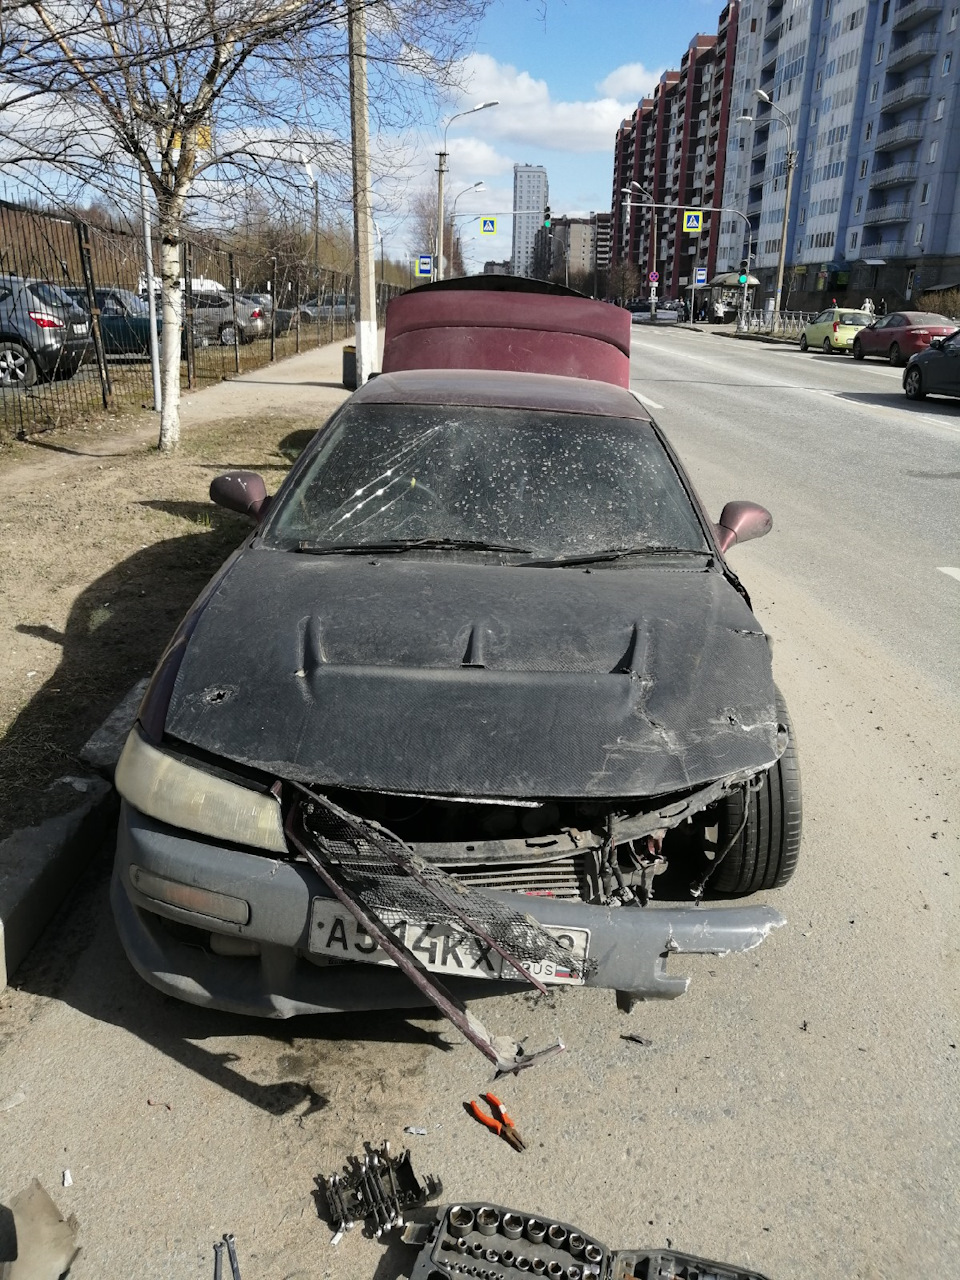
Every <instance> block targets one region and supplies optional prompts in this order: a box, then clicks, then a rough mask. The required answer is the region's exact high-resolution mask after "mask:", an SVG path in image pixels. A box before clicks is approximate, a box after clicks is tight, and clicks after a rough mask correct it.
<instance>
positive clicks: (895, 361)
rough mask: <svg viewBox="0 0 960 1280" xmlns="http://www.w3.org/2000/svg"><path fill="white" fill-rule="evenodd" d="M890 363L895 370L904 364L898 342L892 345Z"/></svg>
mask: <svg viewBox="0 0 960 1280" xmlns="http://www.w3.org/2000/svg"><path fill="white" fill-rule="evenodd" d="M890 363H891V364H892V365H893V366H894V368H898V367H899V366H900V365H902V364H903V356H902V355H901V353H900V347H899V346H898V345H897V343H896V342H894V343H891V345H890Z"/></svg>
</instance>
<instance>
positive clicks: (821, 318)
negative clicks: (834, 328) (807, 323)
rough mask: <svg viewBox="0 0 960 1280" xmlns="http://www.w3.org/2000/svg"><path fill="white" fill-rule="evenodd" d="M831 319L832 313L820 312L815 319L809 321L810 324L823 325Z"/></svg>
mask: <svg viewBox="0 0 960 1280" xmlns="http://www.w3.org/2000/svg"><path fill="white" fill-rule="evenodd" d="M832 319H833V312H832V311H821V312H820V314H819V315H818V316H817V318H816V319H815V320H813V321H811V323H812V324H825V323H826V322H827V321H828V320H832Z"/></svg>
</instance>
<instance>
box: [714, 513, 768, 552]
mask: <svg viewBox="0 0 960 1280" xmlns="http://www.w3.org/2000/svg"><path fill="white" fill-rule="evenodd" d="M772 528H773V516H772V515H771V514H770V512H769V511H768V510H767V509H766V507H761V506H760V505H759V503H756V502H728V503H727V504H726V506H725V507H724V508H723V510H722V511H721V512H720V519H719V520H718V521H717V523H716V524H715V525H714V526H713V529H714V533H715V535H716V539H717V546H718V547H719V548H720V550H721V551H723V552H727V551H729V550H730V548H731V547H732V546H733V545H734V543H736V542H749V541H750V540H751V539H752V538H762V537H763V535H764V534H765V533H769V532H770V530H771V529H772Z"/></svg>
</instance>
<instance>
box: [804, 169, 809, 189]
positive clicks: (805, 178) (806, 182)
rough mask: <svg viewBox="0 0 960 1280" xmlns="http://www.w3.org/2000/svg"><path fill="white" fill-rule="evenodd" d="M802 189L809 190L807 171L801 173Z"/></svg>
mask: <svg viewBox="0 0 960 1280" xmlns="http://www.w3.org/2000/svg"><path fill="white" fill-rule="evenodd" d="M803 189H804V191H809V190H810V175H809V173H805V174H804V175H803Z"/></svg>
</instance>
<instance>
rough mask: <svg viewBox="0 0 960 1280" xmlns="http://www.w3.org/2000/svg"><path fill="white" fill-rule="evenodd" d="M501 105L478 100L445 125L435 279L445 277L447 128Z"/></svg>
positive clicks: (440, 158) (440, 157)
mask: <svg viewBox="0 0 960 1280" xmlns="http://www.w3.org/2000/svg"><path fill="white" fill-rule="evenodd" d="M499 105H500V100H499V98H495V99H494V100H493V101H492V102H478V103H477V105H476V106H475V107H469V108H468V109H467V110H466V111H458V112H457V113H456V114H455V115H452V116H451V117H450V118H449V120H448V121H447V123H446V124H445V125H444V126H443V149H442V150H441V151H438V152H437V162H438V163H437V239H436V267H435V269H434V273H433V274H434V279H435V280H442V279H443V221H444V219H443V175H444V173H446V170H447V130H448V129H449V128H450V126H451V125H452V124H453V122H454V120H459V119H460V118H461V117H462V116H472V115H473V113H474V112H475V111H486V109H487V107H498V106H499Z"/></svg>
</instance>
